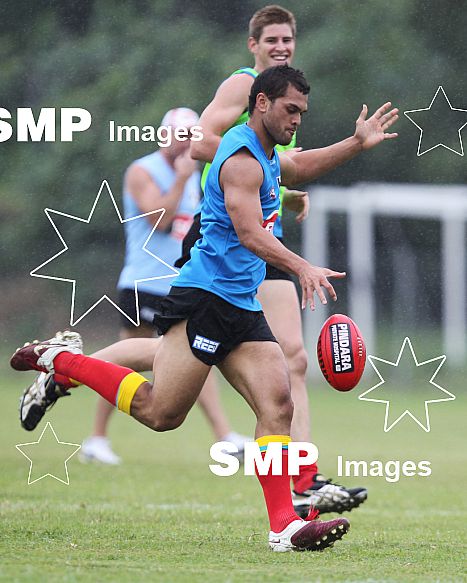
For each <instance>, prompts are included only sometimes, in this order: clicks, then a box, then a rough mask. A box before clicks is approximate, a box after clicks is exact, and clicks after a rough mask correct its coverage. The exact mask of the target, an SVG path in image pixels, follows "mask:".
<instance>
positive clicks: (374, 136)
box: [280, 102, 399, 186]
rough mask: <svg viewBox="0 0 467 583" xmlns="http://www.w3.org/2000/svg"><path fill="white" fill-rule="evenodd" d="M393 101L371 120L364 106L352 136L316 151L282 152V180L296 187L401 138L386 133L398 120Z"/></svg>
mask: <svg viewBox="0 0 467 583" xmlns="http://www.w3.org/2000/svg"><path fill="white" fill-rule="evenodd" d="M390 108H391V103H390V102H388V103H385V104H384V105H382V106H381V107H380V108H379V109H377V110H376V112H375V113H374V114H373V115H372V116H371V117H370V118H368V119H366V117H367V115H368V108H367V106H366V105H364V106H363V108H362V111H361V113H360V115H359V116H358V119H357V121H356V122H355V133H354V135H353V136H352V137H350V138H347V139H345V140H342V141H341V142H337V143H336V144H332V145H331V146H327V147H326V148H317V149H314V150H305V151H303V152H294V153H289V154H287V155H284V154H280V160H281V176H282V183H283V184H284V185H286V186H296V185H297V184H303V183H304V182H308V181H310V180H315V179H316V178H318V177H319V176H322V175H323V174H326V173H327V172H330V171H331V170H334V169H335V168H337V167H338V166H340V165H341V164H344V163H345V162H347V161H349V160H351V159H352V158H355V156H357V155H358V154H360V153H361V152H362V151H363V150H369V149H371V148H374V147H375V146H377V145H378V144H380V143H382V142H383V141H384V140H390V139H393V138H397V134H396V133H386V132H387V130H388V129H389V128H390V127H391V126H392V125H393V124H394V123H395V122H396V121H397V120H398V118H399V116H398V115H397V114H398V112H399V110H398V109H397V108H394V109H390Z"/></svg>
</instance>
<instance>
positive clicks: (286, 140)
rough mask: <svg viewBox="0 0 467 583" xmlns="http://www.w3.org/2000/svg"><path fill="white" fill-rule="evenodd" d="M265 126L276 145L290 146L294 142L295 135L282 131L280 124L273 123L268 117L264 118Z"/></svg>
mask: <svg viewBox="0 0 467 583" xmlns="http://www.w3.org/2000/svg"><path fill="white" fill-rule="evenodd" d="M263 126H264V129H265V130H266V131H267V133H268V134H269V136H270V137H271V140H272V141H273V142H274V144H278V145H279V146H288V145H289V144H290V142H291V141H292V138H293V134H289V132H287V131H286V130H285V129H282V128H281V127H280V125H279V124H278V123H274V122H271V121H270V120H269V119H267V118H266V116H264V117H263Z"/></svg>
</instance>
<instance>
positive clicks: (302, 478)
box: [20, 5, 397, 516]
mask: <svg viewBox="0 0 467 583" xmlns="http://www.w3.org/2000/svg"><path fill="white" fill-rule="evenodd" d="M295 40H296V22H295V18H294V15H293V14H292V13H291V12H290V11H288V10H286V9H284V8H282V7H280V6H277V5H273V6H266V7H264V8H262V9H260V10H258V11H257V12H256V13H255V14H254V15H253V17H252V18H251V20H250V24H249V38H248V47H249V49H250V51H251V53H252V54H253V56H254V60H255V63H254V68H242V69H239V70H237V71H236V72H235V73H234V74H233V75H231V76H230V77H229V78H228V79H226V80H225V81H224V82H223V83H222V84H221V86H220V87H219V89H218V91H217V92H216V95H215V97H214V99H213V101H212V102H211V103H210V104H209V105H208V106H207V108H206V109H205V111H204V112H203V114H202V117H201V124H202V126H203V132H204V139H203V140H202V141H201V142H198V143H197V144H195V143H193V144H192V154H194V156H195V157H197V158H199V159H201V160H204V161H206V162H210V161H212V159H213V157H214V154H215V152H216V149H217V147H218V145H219V142H220V140H221V136H222V135H223V134H224V133H225V132H226V131H227V130H228V129H230V127H232V126H233V125H239V124H241V123H244V122H246V121H247V120H248V96H249V93H250V89H251V86H252V84H253V81H254V78H255V77H256V76H257V75H258V74H259V73H260V72H261V71H263V70H264V69H266V68H267V67H270V66H275V65H281V64H284V63H287V64H289V65H290V63H291V61H292V59H293V56H294V52H295ZM394 111H395V110H394ZM394 111H393V112H392V114H393V116H395V117H394V119H397V116H396V115H395V113H394ZM375 115H376V114H375ZM374 117H375V116H373V117H372V118H370V119H369V120H366V121H365V124H366V126H367V127H368V128H373V129H374V123H373V122H374V119H373V118H374ZM376 143H378V142H376ZM285 147H288V146H285ZM336 147H337V148H338V149H337V150H336ZM342 153H343V154H344V156H345V148H344V149H343V150H342V148H340V149H339V145H337V144H336V145H334V146H331V147H330V148H322V149H319V150H316V151H315V158H314V160H313V162H312V168H313V171H314V173H313V175H312V176H311V177H310V179H315V178H316V177H318V176H320V175H321V174H322V173H323V172H327V171H329V170H331V169H333V168H334V167H336V166H338V165H339V164H341V163H342V162H343V161H345V158H344V159H341V155H342ZM208 166H209V165H207V167H208ZM207 167H206V168H205V171H204V172H203V181H204V180H205V179H206V176H207V170H208V168H207ZM310 168H311V166H310ZM307 204H308V198H307V196H303V194H298V196H297V194H296V193H292V195H291V197H289V195H288V194H286V199H285V201H284V205H285V206H290V207H291V208H292V210H296V211H298V213H299V214H298V216H297V219H299V218H300V219H303V218H304V216H305V215H306V213H307ZM199 230H200V229H199V215H198V219H197V218H196V217H195V223H194V225H193V227H192V229H191V230H190V232H189V233H188V235H187V237H186V238H185V240H184V242H183V246H184V249H185V251H184V256H185V258H184V261H186V260H188V258H189V256H190V250H191V248H192V246H193V245H194V244H195V242H196V240H197V239H198V238H199V237H200V233H199ZM274 234H275V235H276V236H277V237H281V236H282V228H281V218H280V213H279V217H278V219H277V220H276V221H275V223H274ZM184 261H182V262H181V263H180V264H177V265H178V266H181V265H182V264H183V262H184ZM258 298H259V300H260V302H261V304H262V307H263V310H264V313H265V316H266V319H267V321H268V323H269V325H270V326H271V329H272V331H273V334H274V336H275V337H276V339H277V340H278V342H279V344H280V346H281V348H282V350H283V352H284V355H285V358H286V361H287V365H288V368H289V374H290V383H291V391H292V399H293V401H294V404H295V409H294V414H293V419H292V437H293V439H295V440H296V441H311V437H310V415H309V405H308V393H307V387H306V366H307V357H306V351H305V348H304V345H303V335H302V328H301V315H300V306H299V300H298V297H297V292H296V289H295V285H294V283H293V281H292V278H291V276H290V274H289V273H287V272H285V271H284V270H281V269H278V268H277V267H275V266H273V265H271V264H269V263H268V264H266V277H265V280H264V282H263V283H262V284H261V285H260V287H259V290H258ZM158 346H159V344H158V341H157V340H153V339H147V340H144V341H142V340H139V339H138V340H136V339H135V340H127V341H124V342H120V343H116V344H114V345H112V346H109V347H106V348H104V349H103V350H101V351H99V352H98V353H96V354H94V355H93V356H94V357H95V358H100V359H102V360H108V361H110V362H114V363H115V364H121V365H123V366H127V367H129V368H132V369H134V370H138V371H145V370H149V369H150V368H151V366H152V362H153V361H154V357H155V354H156V350H157V349H158ZM67 387H70V382H69V380H68V379H66V378H60V377H59V375H55V379H54V377H53V376H52V375H50V374H49V375H39V377H38V378H37V379H36V380H35V381H34V383H33V384H32V386H31V387H29V388H28V389H27V390H26V391H25V394H24V397H23V400H22V403H21V407H20V409H21V411H20V416H21V422H22V425H23V427H28V428H29V429H33V428H34V427H35V426H36V425H37V423H38V422H39V420H40V419H41V418H42V416H43V414H44V412H45V411H46V409H47V407H49V406H51V404H53V403H54V402H55V401H56V400H57V399H58V398H60V397H61V396H62V395H64V394H69V393H68V392H67V390H66V389H67ZM366 497H367V491H366V489H365V488H361V487H359V488H345V487H343V486H341V485H337V484H332V483H331V481H330V480H327V479H326V478H324V477H323V476H322V475H321V474H320V473H319V472H318V467H317V465H316V464H309V465H306V466H301V468H300V474H299V475H298V476H294V477H293V501H294V507H295V509H296V511H297V512H298V513H299V514H300V515H303V516H306V515H307V514H308V511H309V509H310V505H313V506H314V507H315V508H317V509H318V510H320V512H321V513H325V512H343V511H348V510H351V509H352V508H355V507H357V506H359V505H360V504H361V503H362V502H363V501H365V500H366Z"/></svg>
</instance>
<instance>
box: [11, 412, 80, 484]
mask: <svg viewBox="0 0 467 583" xmlns="http://www.w3.org/2000/svg"><path fill="white" fill-rule="evenodd" d="M80 448H81V446H80V445H78V444H77V443H67V442H65V441H60V440H59V439H58V437H57V434H56V433H55V431H54V429H53V427H52V425H51V424H50V422H49V421H48V422H47V424H46V426H45V427H44V429H43V431H42V433H41V435H40V437H39V439H38V440H37V441H33V442H30V443H19V444H18V445H17V446H16V449H17V450H18V451H19V452H20V453H22V454H23V455H24V457H25V458H26V459H27V460H29V463H30V465H29V475H28V486H30V485H31V484H34V483H35V482H38V481H39V480H42V478H46V477H47V476H50V477H51V478H54V479H55V480H58V481H59V482H62V484H66V485H67V486H69V485H70V478H69V476H68V467H67V462H68V460H69V459H70V458H72V457H73V456H74V455H75V453H76V452H77V451H78V450H79V449H80ZM32 456H33V457H34V460H35V461H33V460H32ZM65 456H67V457H66V459H65V460H64V459H63V458H64V457H65ZM51 470H53V471H54V472H56V473H52V471H51ZM57 474H58V475H57ZM59 475H60V476H63V477H59Z"/></svg>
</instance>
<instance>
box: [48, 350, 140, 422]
mask: <svg viewBox="0 0 467 583" xmlns="http://www.w3.org/2000/svg"><path fill="white" fill-rule="evenodd" d="M54 368H55V371H56V374H55V378H56V380H57V382H59V381H58V379H57V377H58V376H59V375H60V376H64V377H66V378H68V380H69V381H71V380H72V379H76V381H74V380H73V381H72V382H73V383H76V382H79V383H82V384H83V385H87V386H88V387H89V388H91V389H93V390H94V391H96V393H99V395H101V397H104V399H106V400H107V401H109V403H112V405H115V406H116V407H118V408H119V409H120V410H121V411H124V412H125V413H128V415H130V407H131V401H132V400H133V397H134V396H135V393H136V391H137V390H138V388H139V387H140V386H141V385H142V384H143V383H147V382H148V381H147V379H145V378H144V377H143V376H142V375H140V374H139V373H137V372H135V371H133V370H132V369H131V368H126V367H124V366H119V365H118V364H112V363H111V362H105V361H103V360H98V359H97V358H91V357H90V356H84V355H82V354H71V353H70V352H61V353H60V354H58V355H57V356H56V357H55V359H54ZM60 384H61V383H60Z"/></svg>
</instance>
